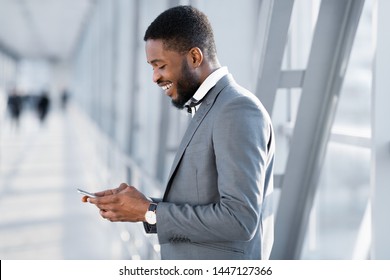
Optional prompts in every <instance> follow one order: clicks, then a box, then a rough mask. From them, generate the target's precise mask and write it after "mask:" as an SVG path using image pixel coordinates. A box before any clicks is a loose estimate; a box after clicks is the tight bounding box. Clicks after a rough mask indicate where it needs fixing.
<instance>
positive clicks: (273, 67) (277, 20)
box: [255, 0, 294, 115]
mask: <svg viewBox="0 0 390 280" xmlns="http://www.w3.org/2000/svg"><path fill="white" fill-rule="evenodd" d="M293 6H294V0H283V1H275V0H264V1H262V3H261V7H260V12H259V23H258V26H259V32H258V34H257V39H256V45H258V46H260V56H259V57H258V58H257V60H258V65H260V67H259V69H258V72H257V84H256V90H255V94H256V96H258V97H259V98H260V100H261V102H262V103H263V104H264V106H265V107H266V108H267V110H268V112H269V114H270V115H272V109H273V105H274V101H275V96H276V90H277V89H278V87H279V76H280V71H281V66H282V61H283V55H284V50H285V47H286V41H287V34H288V30H289V26H290V19H291V14H292V10H293Z"/></svg>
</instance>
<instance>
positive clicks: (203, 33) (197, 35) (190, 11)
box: [144, 6, 216, 60]
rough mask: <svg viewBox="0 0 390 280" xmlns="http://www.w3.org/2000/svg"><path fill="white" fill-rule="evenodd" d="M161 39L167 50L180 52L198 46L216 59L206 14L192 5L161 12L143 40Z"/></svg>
mask: <svg viewBox="0 0 390 280" xmlns="http://www.w3.org/2000/svg"><path fill="white" fill-rule="evenodd" d="M149 39H152V40H157V39H161V40H162V41H163V42H164V47H165V48H166V49H168V50H173V51H177V52H180V53H185V52H188V51H189V50H190V49H191V48H194V47H198V48H199V49H201V50H202V52H203V53H204V55H205V56H206V57H208V58H210V59H212V60H214V59H216V46H215V41H214V34H213V29H212V27H211V24H210V22H209V20H208V18H207V16H206V15H205V14H204V13H202V12H201V11H199V10H197V9H196V8H194V7H192V6H177V7H173V8H170V9H168V10H166V11H165V12H163V13H161V14H160V15H159V16H158V17H157V18H156V19H155V20H154V21H153V22H152V23H151V24H150V25H149V27H148V29H147V30H146V32H145V36H144V40H145V41H147V40H149Z"/></svg>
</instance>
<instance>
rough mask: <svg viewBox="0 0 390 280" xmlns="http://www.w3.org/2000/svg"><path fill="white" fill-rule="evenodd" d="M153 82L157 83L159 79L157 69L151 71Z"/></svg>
mask: <svg viewBox="0 0 390 280" xmlns="http://www.w3.org/2000/svg"><path fill="white" fill-rule="evenodd" d="M152 79H153V82H154V83H157V82H158V81H159V80H160V79H161V74H160V72H159V71H158V69H153V78H152Z"/></svg>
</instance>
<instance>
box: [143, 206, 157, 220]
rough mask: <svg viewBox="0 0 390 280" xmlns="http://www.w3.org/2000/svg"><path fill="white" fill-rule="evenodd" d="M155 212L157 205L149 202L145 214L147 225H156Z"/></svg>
mask: <svg viewBox="0 0 390 280" xmlns="http://www.w3.org/2000/svg"><path fill="white" fill-rule="evenodd" d="M156 210H157V203H154V202H151V203H150V204H149V208H148V211H146V213H145V220H146V222H147V223H148V224H149V225H155V224H156V223H157V218H156Z"/></svg>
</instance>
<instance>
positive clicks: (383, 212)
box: [371, 0, 390, 260]
mask: <svg viewBox="0 0 390 280" xmlns="http://www.w3.org/2000/svg"><path fill="white" fill-rule="evenodd" d="M377 5H378V6H377V7H376V8H377V42H376V43H377V44H376V46H377V48H376V57H375V64H374V81H373V85H374V88H373V94H372V110H371V112H372V117H371V121H372V133H373V135H372V164H371V166H372V167H371V179H372V180H371V190H372V192H371V195H372V201H371V207H372V214H371V215H372V237H373V238H372V246H371V258H372V259H386V260H388V259H390V241H389V236H390V219H389V217H388V213H389V212H390V204H389V198H390V188H389V181H390V173H389V171H390V130H389V119H390V111H389V108H388V107H389V104H390V94H389V86H390V81H389V71H390V54H389V49H390V38H389V36H388V26H389V24H390V18H389V12H390V2H389V1H387V0H378V1H377Z"/></svg>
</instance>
